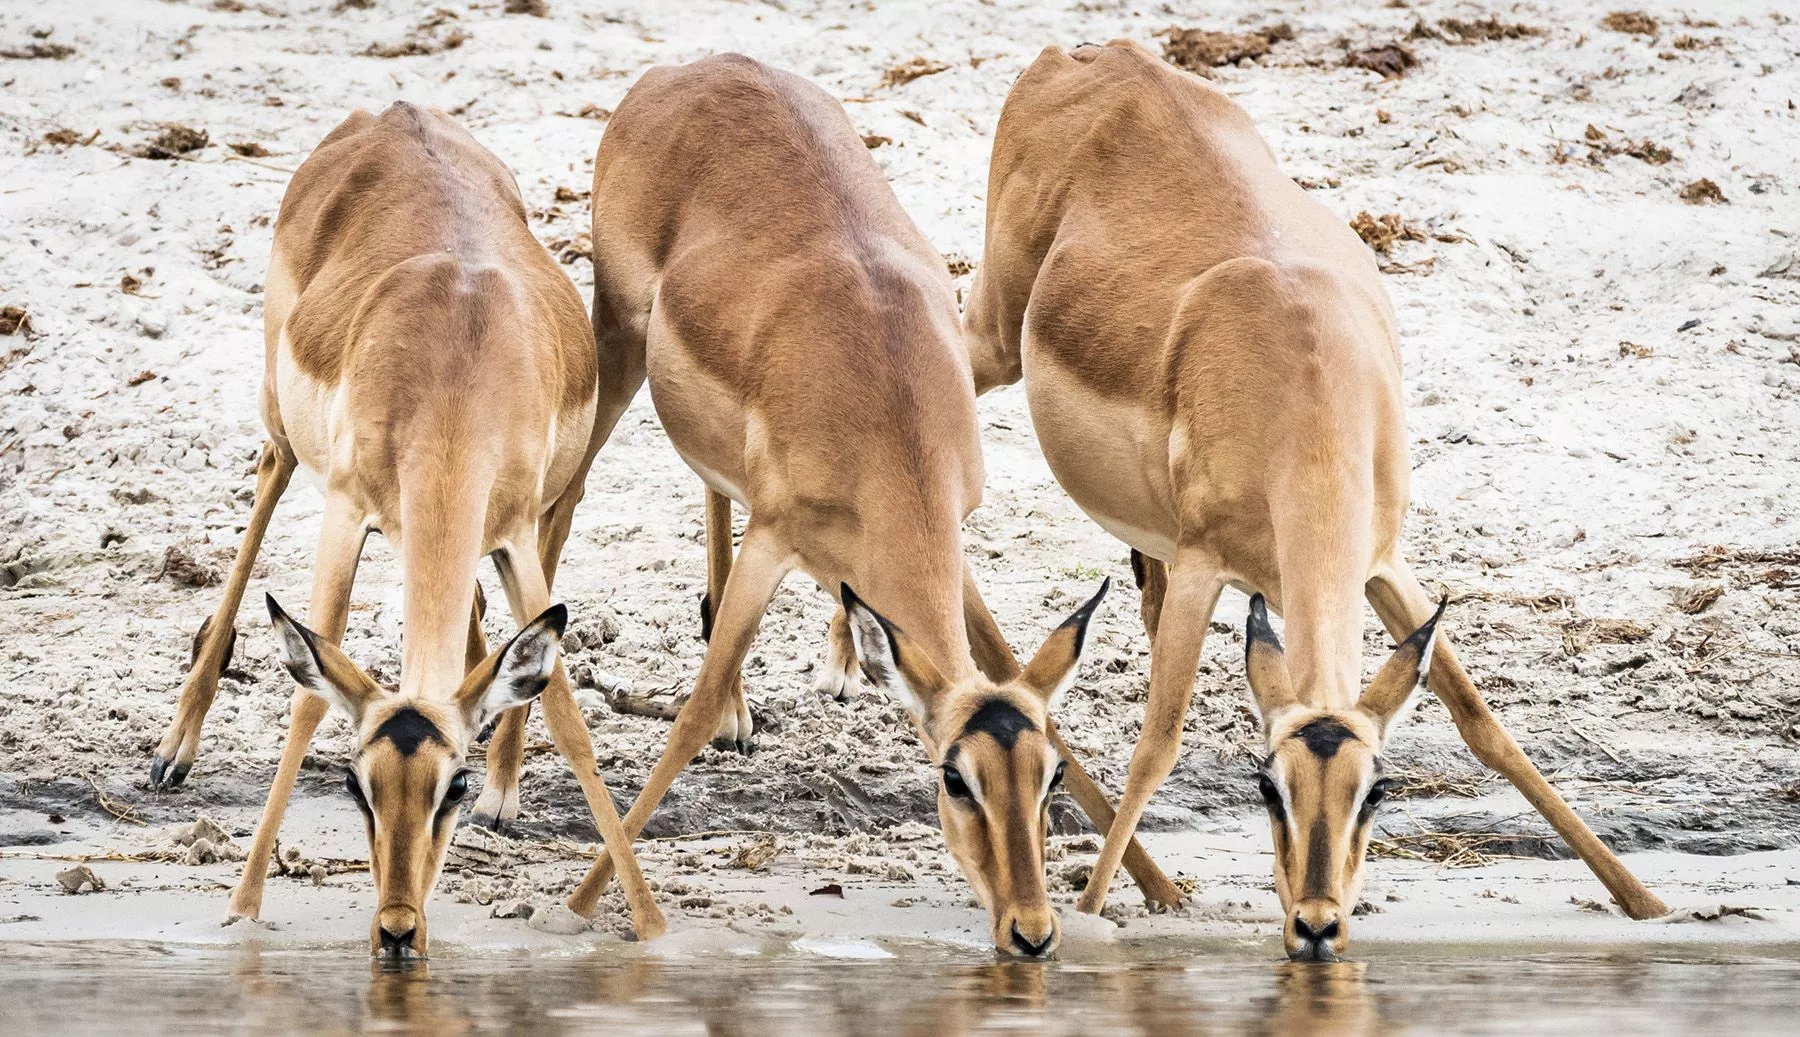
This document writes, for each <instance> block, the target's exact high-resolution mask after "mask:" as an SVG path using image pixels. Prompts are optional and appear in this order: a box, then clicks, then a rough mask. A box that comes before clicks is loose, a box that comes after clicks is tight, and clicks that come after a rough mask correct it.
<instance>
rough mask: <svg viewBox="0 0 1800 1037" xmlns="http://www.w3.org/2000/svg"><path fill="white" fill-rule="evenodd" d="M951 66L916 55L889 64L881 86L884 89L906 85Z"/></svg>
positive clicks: (883, 74) (884, 72) (883, 73)
mask: <svg viewBox="0 0 1800 1037" xmlns="http://www.w3.org/2000/svg"><path fill="white" fill-rule="evenodd" d="M949 69H950V66H949V65H948V64H946V63H945V62H942V61H933V60H931V59H930V58H924V57H916V58H913V59H912V60H910V61H902V62H900V63H899V64H897V65H889V66H888V67H887V68H886V69H883V70H882V73H881V83H880V86H881V87H882V88H883V89H887V88H891V87H896V86H905V85H906V84H908V83H910V82H912V81H913V80H915V79H923V78H925V77H926V76H935V75H937V74H938V73H939V72H946V71H949Z"/></svg>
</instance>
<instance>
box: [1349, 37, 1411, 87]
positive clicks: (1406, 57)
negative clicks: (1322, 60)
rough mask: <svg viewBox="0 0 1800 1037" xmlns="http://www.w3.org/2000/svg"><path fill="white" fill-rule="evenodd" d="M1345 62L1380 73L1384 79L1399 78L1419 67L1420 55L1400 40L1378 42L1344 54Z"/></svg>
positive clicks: (1353, 66) (1352, 66)
mask: <svg viewBox="0 0 1800 1037" xmlns="http://www.w3.org/2000/svg"><path fill="white" fill-rule="evenodd" d="M1344 64H1346V65H1349V66H1350V67H1351V68H1363V69H1368V70H1369V71H1370V72H1375V73H1378V74H1379V75H1380V76H1381V78H1383V79H1399V78H1400V77H1401V76H1404V75H1406V72H1407V70H1408V69H1413V68H1418V67H1419V56H1418V55H1417V54H1414V53H1413V52H1412V48H1411V47H1408V46H1407V45H1406V44H1404V43H1401V42H1400V41H1399V40H1394V41H1393V42H1392V43H1377V44H1375V45H1374V46H1370V47H1359V48H1356V49H1354V50H1351V51H1348V52H1346V53H1345V54H1344Z"/></svg>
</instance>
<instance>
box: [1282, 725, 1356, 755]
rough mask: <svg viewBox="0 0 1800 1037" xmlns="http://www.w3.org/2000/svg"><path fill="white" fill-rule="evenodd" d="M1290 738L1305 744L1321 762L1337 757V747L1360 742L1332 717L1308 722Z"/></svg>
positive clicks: (1351, 732)
mask: <svg viewBox="0 0 1800 1037" xmlns="http://www.w3.org/2000/svg"><path fill="white" fill-rule="evenodd" d="M1288 737H1290V738H1298V739H1300V740H1301V741H1302V742H1305V743H1306V747H1307V748H1308V749H1310V750H1312V754H1313V755H1314V756H1317V757H1318V758H1319V759H1321V760H1329V759H1331V758H1332V757H1333V756H1336V755H1337V751H1338V747H1339V746H1341V745H1343V744H1344V743H1345V742H1355V741H1360V739H1358V738H1357V737H1356V733H1355V732H1353V731H1351V730H1350V729H1349V728H1347V727H1345V726H1344V725H1343V724H1341V723H1339V722H1338V721H1337V720H1335V719H1333V718H1332V717H1319V718H1318V719H1317V720H1313V721H1310V722H1309V723H1307V725H1306V726H1305V727H1302V728H1301V729H1300V730H1298V731H1295V732H1294V733H1293V734H1292V735H1289V736H1288Z"/></svg>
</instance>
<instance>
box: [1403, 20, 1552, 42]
mask: <svg viewBox="0 0 1800 1037" xmlns="http://www.w3.org/2000/svg"><path fill="white" fill-rule="evenodd" d="M1545 35H1548V34H1547V33H1546V32H1545V31H1544V30H1543V29H1540V28H1538V27H1537V26H1535V25H1524V24H1521V23H1519V22H1503V21H1501V20H1500V19H1498V18H1495V17H1492V16H1489V17H1487V18H1477V19H1474V20H1473V21H1469V20H1465V19H1462V18H1441V19H1439V20H1438V22H1437V24H1435V25H1432V24H1428V23H1427V22H1426V21H1425V19H1423V18H1421V19H1419V20H1418V21H1416V22H1414V23H1413V27H1412V31H1410V32H1408V33H1407V34H1406V38H1407V39H1409V40H1438V41H1440V42H1443V43H1448V44H1451V45H1452V46H1467V45H1469V44H1472V43H1487V42H1490V41H1493V40H1523V39H1529V38H1530V37H1533V36H1545Z"/></svg>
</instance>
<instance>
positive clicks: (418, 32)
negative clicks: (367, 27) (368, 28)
mask: <svg viewBox="0 0 1800 1037" xmlns="http://www.w3.org/2000/svg"><path fill="white" fill-rule="evenodd" d="M455 20H456V12H455V11H448V10H445V9H444V8H442V7H440V8H437V9H436V10H434V11H432V12H430V13H429V14H427V15H426V16H425V17H424V18H421V19H420V20H419V24H418V25H416V26H414V27H413V31H412V32H409V33H407V34H406V36H404V37H403V38H401V39H400V40H399V42H397V43H371V44H369V46H368V47H367V48H365V49H364V50H363V54H364V56H366V57H371V58H411V57H420V56H422V55H426V54H441V53H443V52H444V51H447V50H455V49H456V48H458V47H460V46H462V45H463V44H464V43H467V42H468V41H469V34H468V33H466V32H464V31H463V30H462V29H461V28H460V27H457V26H451V25H450V23H451V22H453V21H455ZM446 27H448V29H447V30H446Z"/></svg>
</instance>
